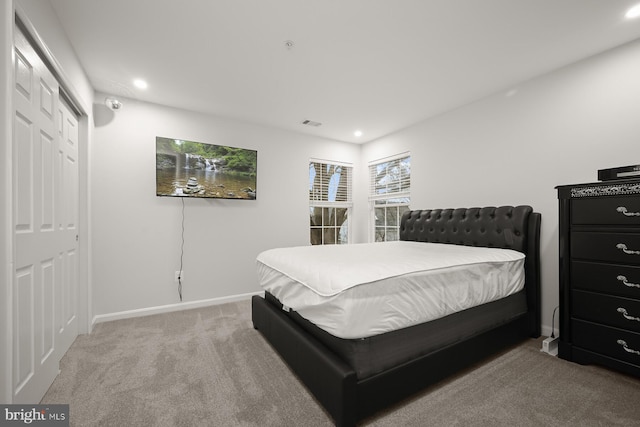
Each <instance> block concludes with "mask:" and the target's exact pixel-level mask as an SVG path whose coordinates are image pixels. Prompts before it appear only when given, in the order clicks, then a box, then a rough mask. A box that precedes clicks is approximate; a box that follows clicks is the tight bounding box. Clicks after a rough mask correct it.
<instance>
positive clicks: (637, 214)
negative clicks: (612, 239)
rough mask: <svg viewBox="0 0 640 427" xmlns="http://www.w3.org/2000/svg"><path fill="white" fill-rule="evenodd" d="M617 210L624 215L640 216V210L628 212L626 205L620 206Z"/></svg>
mask: <svg viewBox="0 0 640 427" xmlns="http://www.w3.org/2000/svg"><path fill="white" fill-rule="evenodd" d="M616 211H618V212H620V213H621V214H622V215H624V216H640V212H627V208H625V207H624V206H618V208H617V209H616Z"/></svg>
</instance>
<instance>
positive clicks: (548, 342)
mask: <svg viewBox="0 0 640 427" xmlns="http://www.w3.org/2000/svg"><path fill="white" fill-rule="evenodd" d="M558 341H560V338H558V337H555V338H551V337H549V338H547V339H545V340H544V341H542V348H541V349H540V351H541V352H543V353H547V354H550V355H551V356H556V355H557V354H558Z"/></svg>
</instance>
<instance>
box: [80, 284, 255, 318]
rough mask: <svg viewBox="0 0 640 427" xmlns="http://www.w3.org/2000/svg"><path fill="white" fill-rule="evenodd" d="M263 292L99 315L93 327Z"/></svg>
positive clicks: (220, 302) (234, 300) (238, 299)
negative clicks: (103, 323) (98, 324)
mask: <svg viewBox="0 0 640 427" xmlns="http://www.w3.org/2000/svg"><path fill="white" fill-rule="evenodd" d="M263 294H264V292H263V291H259V292H251V293H248V294H240V295H230V296H228V297H220V298H211V299H206V300H199V301H190V302H181V303H179V304H168V305H161V306H158V307H147V308H139V309H136V310H127V311H119V312H116V313H108V314H99V315H97V316H94V317H93V321H92V323H91V324H92V325H95V324H97V323H102V322H110V321H112V320H120V319H130V318H132V317H142V316H150V315H152V314H160V313H171V312H173V311H180V310H190V309H192V308H200V307H208V306H211V305H219V304H225V303H228V302H236V301H242V300H247V299H250V298H251V297H252V296H254V295H263Z"/></svg>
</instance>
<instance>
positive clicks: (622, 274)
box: [571, 261, 640, 299]
mask: <svg viewBox="0 0 640 427" xmlns="http://www.w3.org/2000/svg"><path fill="white" fill-rule="evenodd" d="M571 287H572V288H573V289H583V290H586V291H596V292H602V293H606V294H612V295H618V296H623V297H629V298H636V299H640V266H631V265H621V264H604V263H599V262H584V261H573V262H572V263H571Z"/></svg>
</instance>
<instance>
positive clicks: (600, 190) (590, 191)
mask: <svg viewBox="0 0 640 427" xmlns="http://www.w3.org/2000/svg"><path fill="white" fill-rule="evenodd" d="M556 189H557V190H558V198H559V199H574V198H582V197H606V196H626V195H630V194H638V195H640V179H617V180H611V181H600V182H592V183H586V184H573V185H559V186H557V187H556Z"/></svg>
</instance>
